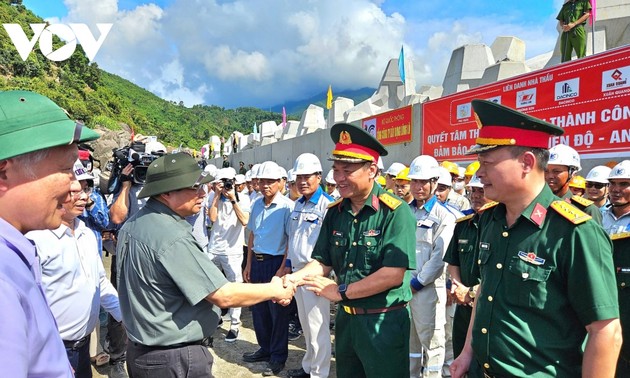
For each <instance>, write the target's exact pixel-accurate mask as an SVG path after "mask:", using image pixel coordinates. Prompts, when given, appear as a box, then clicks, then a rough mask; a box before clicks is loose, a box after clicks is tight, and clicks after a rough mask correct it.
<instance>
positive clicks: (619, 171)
mask: <svg viewBox="0 0 630 378" xmlns="http://www.w3.org/2000/svg"><path fill="white" fill-rule="evenodd" d="M615 179H630V160H624V161H622V162H621V163H619V164H617V165H615V167H614V168H613V169H612V171H610V174H609V175H608V180H615Z"/></svg>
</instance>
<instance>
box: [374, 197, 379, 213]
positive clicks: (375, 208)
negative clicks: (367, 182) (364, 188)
mask: <svg viewBox="0 0 630 378" xmlns="http://www.w3.org/2000/svg"><path fill="white" fill-rule="evenodd" d="M372 207H373V208H374V210H376V211H378V209H379V207H380V206H379V205H378V197H377V196H376V195H372Z"/></svg>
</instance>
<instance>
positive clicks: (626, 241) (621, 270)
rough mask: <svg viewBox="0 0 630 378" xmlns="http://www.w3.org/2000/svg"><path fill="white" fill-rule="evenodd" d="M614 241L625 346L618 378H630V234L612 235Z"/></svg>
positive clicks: (621, 354)
mask: <svg viewBox="0 0 630 378" xmlns="http://www.w3.org/2000/svg"><path fill="white" fill-rule="evenodd" d="M610 237H611V238H612V241H613V247H614V254H613V260H614V263H615V271H616V273H617V290H619V314H620V317H619V320H620V321H621V331H622V336H623V344H622V345H621V352H620V353H619V362H618V363H617V372H616V376H617V377H620V378H621V377H630V232H622V233H619V234H613V235H610Z"/></svg>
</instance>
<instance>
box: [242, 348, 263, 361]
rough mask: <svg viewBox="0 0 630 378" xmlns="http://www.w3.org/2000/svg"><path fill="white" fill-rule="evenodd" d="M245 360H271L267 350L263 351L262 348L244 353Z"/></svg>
mask: <svg viewBox="0 0 630 378" xmlns="http://www.w3.org/2000/svg"><path fill="white" fill-rule="evenodd" d="M243 361H245V362H260V361H269V355H268V354H265V352H263V351H262V349H258V350H257V351H255V352H250V353H245V354H243Z"/></svg>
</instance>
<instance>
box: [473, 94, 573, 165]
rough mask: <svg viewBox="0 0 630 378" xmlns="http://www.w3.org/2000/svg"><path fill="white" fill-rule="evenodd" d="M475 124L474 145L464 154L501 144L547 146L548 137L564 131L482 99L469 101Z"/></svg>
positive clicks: (500, 145) (478, 151) (489, 148)
mask: <svg viewBox="0 0 630 378" xmlns="http://www.w3.org/2000/svg"><path fill="white" fill-rule="evenodd" d="M472 107H473V110H474V111H475V119H476V120H477V124H478V125H479V128H480V129H479V136H478V137H477V140H476V143H477V145H476V146H474V147H472V148H471V149H470V150H468V154H477V153H480V152H484V151H489V150H491V149H494V148H497V147H502V146H522V147H533V148H545V149H547V148H549V136H551V135H562V134H563V133H564V130H563V129H562V128H561V127H558V126H556V125H554V124H551V123H549V122H545V121H543V120H541V119H538V118H535V117H532V116H530V115H527V114H525V113H521V112H519V111H516V110H514V109H511V108H508V107H507V106H504V105H501V104H497V103H496V102H492V101H486V100H472Z"/></svg>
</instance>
